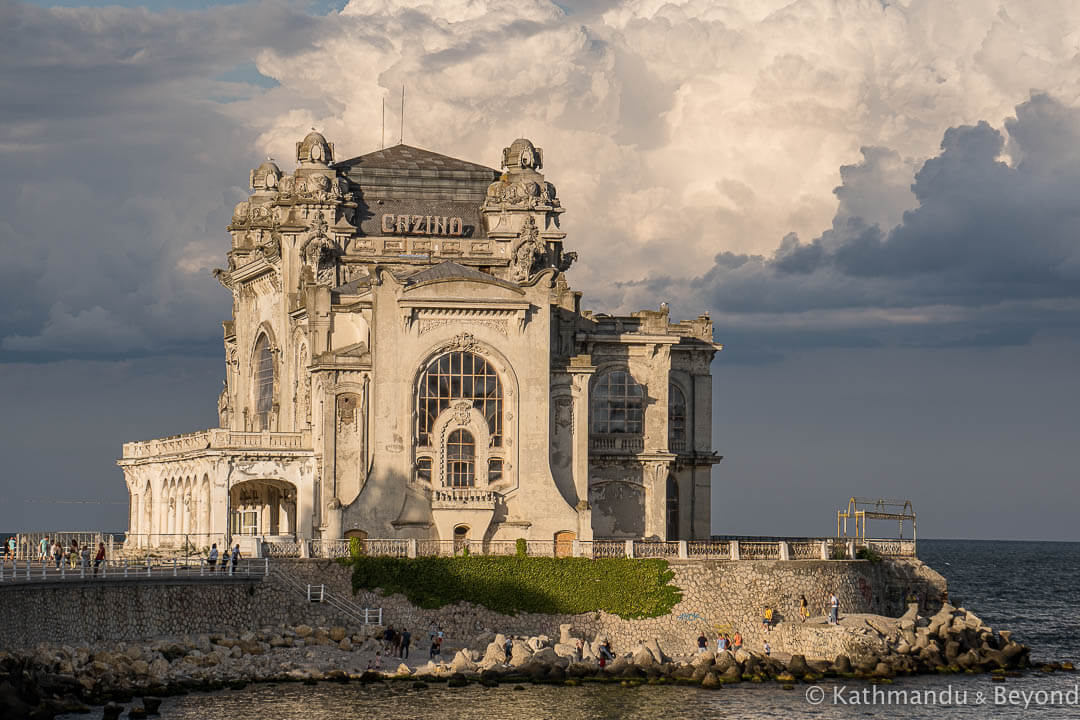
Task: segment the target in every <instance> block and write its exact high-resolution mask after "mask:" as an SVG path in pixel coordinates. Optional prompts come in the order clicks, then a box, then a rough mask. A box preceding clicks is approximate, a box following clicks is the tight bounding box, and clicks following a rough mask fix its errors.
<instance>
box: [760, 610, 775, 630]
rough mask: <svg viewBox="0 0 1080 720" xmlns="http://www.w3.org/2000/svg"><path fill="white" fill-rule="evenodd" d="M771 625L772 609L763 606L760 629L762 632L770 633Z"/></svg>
mask: <svg viewBox="0 0 1080 720" xmlns="http://www.w3.org/2000/svg"><path fill="white" fill-rule="evenodd" d="M772 623H773V609H772V606H770V605H766V606H765V614H764V617H762V618H761V629H762V630H764V631H765V632H767V633H770V632H772Z"/></svg>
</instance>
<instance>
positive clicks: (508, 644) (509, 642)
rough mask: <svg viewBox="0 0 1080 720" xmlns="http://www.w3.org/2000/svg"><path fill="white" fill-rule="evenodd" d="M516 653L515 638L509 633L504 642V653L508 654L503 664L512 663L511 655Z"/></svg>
mask: <svg viewBox="0 0 1080 720" xmlns="http://www.w3.org/2000/svg"><path fill="white" fill-rule="evenodd" d="M513 653H514V640H513V638H511V637H510V636H509V635H507V636H506V641H505V642H504V643H503V654H504V655H505V656H506V657H505V659H504V661H503V664H504V665H509V664H510V657H511V656H512V655H513Z"/></svg>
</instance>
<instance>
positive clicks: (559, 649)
mask: <svg viewBox="0 0 1080 720" xmlns="http://www.w3.org/2000/svg"><path fill="white" fill-rule="evenodd" d="M555 654H556V655H558V656H559V657H568V658H572V657H577V643H562V642H561V643H556V645H555Z"/></svg>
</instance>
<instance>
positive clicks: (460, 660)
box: [450, 650, 476, 673]
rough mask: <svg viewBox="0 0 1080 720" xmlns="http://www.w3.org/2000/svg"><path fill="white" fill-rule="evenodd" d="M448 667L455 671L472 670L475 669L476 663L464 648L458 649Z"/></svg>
mask: <svg viewBox="0 0 1080 720" xmlns="http://www.w3.org/2000/svg"><path fill="white" fill-rule="evenodd" d="M450 668H451V669H452V670H453V671H454V672H456V673H465V672H473V671H475V670H476V663H474V662H473V661H472V658H470V657H469V655H468V653H466V652H465V651H464V650H458V651H457V654H456V655H454V659H453V660H451V661H450Z"/></svg>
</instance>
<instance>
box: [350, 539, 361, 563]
mask: <svg viewBox="0 0 1080 720" xmlns="http://www.w3.org/2000/svg"><path fill="white" fill-rule="evenodd" d="M363 554H364V543H363V542H362V541H361V540H360V538H358V537H351V538H349V557H351V558H358V557H360V556H361V555H363Z"/></svg>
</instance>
